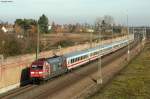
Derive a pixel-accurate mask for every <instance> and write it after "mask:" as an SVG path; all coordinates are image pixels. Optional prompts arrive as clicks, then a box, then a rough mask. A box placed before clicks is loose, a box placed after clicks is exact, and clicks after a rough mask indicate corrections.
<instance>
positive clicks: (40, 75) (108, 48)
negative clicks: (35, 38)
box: [30, 34, 134, 82]
mask: <svg viewBox="0 0 150 99" xmlns="http://www.w3.org/2000/svg"><path fill="white" fill-rule="evenodd" d="M133 41H134V35H133V34H132V35H130V36H129V37H128V38H127V39H124V40H119V41H115V42H112V43H108V44H104V45H99V46H97V47H94V48H89V49H86V50H83V51H76V52H73V53H69V54H64V55H62V56H54V57H49V58H41V59H38V60H36V61H34V62H33V63H32V64H31V66H30V78H31V81H32V82H34V81H41V80H48V79H50V78H52V77H56V76H58V75H61V74H63V73H65V72H68V71H70V70H71V69H74V68H77V67H79V66H81V65H84V64H86V63H89V62H91V61H94V60H96V59H98V58H100V57H102V56H105V55H107V54H109V53H112V52H115V51H116V50H119V49H121V48H123V47H125V46H127V45H128V44H130V43H131V42H133Z"/></svg>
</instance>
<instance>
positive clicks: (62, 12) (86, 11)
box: [0, 0, 150, 25]
mask: <svg viewBox="0 0 150 99" xmlns="http://www.w3.org/2000/svg"><path fill="white" fill-rule="evenodd" d="M149 9H150V0H13V2H12V3H9V2H8V3H2V2H0V20H5V21H9V22H13V21H14V20H15V19H16V18H36V19H37V18H38V17H39V16H40V15H41V14H43V13H44V14H46V15H47V16H48V17H49V20H50V22H51V21H56V22H57V23H76V22H81V23H83V22H89V23H93V22H94V20H95V19H96V18H97V17H101V16H104V15H111V16H113V17H114V19H115V20H116V21H117V22H118V23H122V24H125V23H126V15H127V13H128V16H129V24H130V25H132V24H133V25H149V24H150V12H149ZM127 10H128V11H127Z"/></svg>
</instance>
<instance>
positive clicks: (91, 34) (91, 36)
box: [90, 31, 93, 48]
mask: <svg viewBox="0 0 150 99" xmlns="http://www.w3.org/2000/svg"><path fill="white" fill-rule="evenodd" d="M92 40H93V33H92V31H90V48H92Z"/></svg>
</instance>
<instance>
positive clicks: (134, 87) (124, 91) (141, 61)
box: [89, 43, 150, 99]
mask: <svg viewBox="0 0 150 99" xmlns="http://www.w3.org/2000/svg"><path fill="white" fill-rule="evenodd" d="M149 89H150V43H147V44H146V45H145V48H144V50H143V51H142V53H141V54H140V55H139V56H138V57H136V58H135V59H134V60H133V61H132V62H131V63H130V64H129V65H128V66H127V67H126V68H125V69H124V70H122V71H121V72H120V73H119V74H118V75H117V76H116V77H115V78H114V79H113V80H112V81H111V82H109V83H108V84H107V86H105V87H104V88H103V89H100V90H98V91H97V92H96V93H95V94H93V95H91V96H90V97H89V99H150V90H149Z"/></svg>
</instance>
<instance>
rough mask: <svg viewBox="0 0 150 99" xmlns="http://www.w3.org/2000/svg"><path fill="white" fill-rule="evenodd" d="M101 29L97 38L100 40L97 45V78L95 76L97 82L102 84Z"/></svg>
mask: <svg viewBox="0 0 150 99" xmlns="http://www.w3.org/2000/svg"><path fill="white" fill-rule="evenodd" d="M101 30H102V27H101ZM101 30H100V29H99V40H100V45H99V52H98V57H99V58H98V64H97V65H98V73H97V74H98V78H97V84H102V83H103V79H102V60H101V58H102V57H101V56H102V55H101V42H102V41H101Z"/></svg>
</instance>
